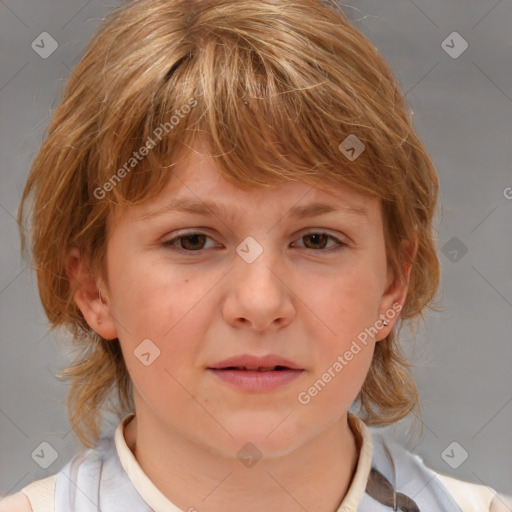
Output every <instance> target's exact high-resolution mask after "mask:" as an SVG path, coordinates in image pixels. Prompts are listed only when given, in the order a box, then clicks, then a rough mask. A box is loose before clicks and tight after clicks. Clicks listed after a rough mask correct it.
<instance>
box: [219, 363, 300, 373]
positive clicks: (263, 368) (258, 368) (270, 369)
mask: <svg viewBox="0 0 512 512" xmlns="http://www.w3.org/2000/svg"><path fill="white" fill-rule="evenodd" d="M213 369H215V370H237V371H246V372H279V371H284V370H293V368H288V367H287V366H279V365H277V366H255V367H248V366H227V367H226V368H213Z"/></svg>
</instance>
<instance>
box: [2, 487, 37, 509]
mask: <svg viewBox="0 0 512 512" xmlns="http://www.w3.org/2000/svg"><path fill="white" fill-rule="evenodd" d="M0 512H32V507H31V506H30V502H29V501H28V498H27V497H26V496H25V494H23V493H22V492H21V491H20V492H17V493H16V494H11V495H10V496H6V497H4V498H0Z"/></svg>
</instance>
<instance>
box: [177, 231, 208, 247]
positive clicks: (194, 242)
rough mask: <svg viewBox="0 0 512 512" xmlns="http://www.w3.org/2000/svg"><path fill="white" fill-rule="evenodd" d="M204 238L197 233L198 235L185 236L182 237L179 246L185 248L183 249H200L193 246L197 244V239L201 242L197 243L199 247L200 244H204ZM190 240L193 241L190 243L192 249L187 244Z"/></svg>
mask: <svg viewBox="0 0 512 512" xmlns="http://www.w3.org/2000/svg"><path fill="white" fill-rule="evenodd" d="M205 236H206V235H201V234H199V233H198V234H195V235H187V236H184V237H183V238H182V243H181V245H182V246H185V249H201V247H194V245H196V244H197V243H198V242H197V239H198V238H199V237H202V238H201V239H200V240H201V241H200V242H199V245H201V243H204V237H205ZM190 240H194V241H193V242H192V244H191V245H192V247H190V244H189V243H188V241H190ZM184 242H185V243H184ZM187 246H188V247H187Z"/></svg>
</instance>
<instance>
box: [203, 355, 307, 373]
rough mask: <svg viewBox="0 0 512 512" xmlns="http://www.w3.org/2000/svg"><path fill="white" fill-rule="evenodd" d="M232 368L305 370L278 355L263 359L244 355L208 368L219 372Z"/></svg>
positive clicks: (230, 358)
mask: <svg viewBox="0 0 512 512" xmlns="http://www.w3.org/2000/svg"><path fill="white" fill-rule="evenodd" d="M230 366H234V367H243V368H248V369H254V368H256V369H257V368H273V367H275V366H284V367H286V368H290V369H292V370H303V368H301V367H300V366H298V365H296V364H295V363H294V362H292V361H290V360H288V359H285V358H284V357H281V356H278V355H276V354H268V355H266V356H263V357H258V356H253V355H251V354H243V355H240V356H234V357H229V358H228V359H224V360H223V361H219V362H217V363H214V364H212V365H210V366H209V367H208V368H211V369H216V370H218V369H221V368H228V367H230Z"/></svg>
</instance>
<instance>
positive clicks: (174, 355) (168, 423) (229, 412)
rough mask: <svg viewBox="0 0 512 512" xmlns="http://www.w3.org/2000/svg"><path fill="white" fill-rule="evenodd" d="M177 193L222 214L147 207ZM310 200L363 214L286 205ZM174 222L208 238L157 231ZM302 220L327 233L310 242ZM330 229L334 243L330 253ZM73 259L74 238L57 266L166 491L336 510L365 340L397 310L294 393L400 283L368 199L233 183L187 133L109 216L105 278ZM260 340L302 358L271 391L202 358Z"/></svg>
mask: <svg viewBox="0 0 512 512" xmlns="http://www.w3.org/2000/svg"><path fill="white" fill-rule="evenodd" d="M178 197H179V198H184V197H188V198H191V199H196V200H205V199H206V200H216V201H217V202H220V203H222V204H223V205H225V206H226V208H227V210H228V212H231V213H232V215H233V216H232V218H230V217H229V216H220V217H219V216H215V215H211V216H209V217H201V216H198V215H195V214H189V213H182V212H180V213H173V212H166V213H161V214H160V215H155V216H149V217H148V214H150V213H152V212H155V211H158V210H160V209H161V208H162V207H164V206H165V205H166V204H167V203H168V202H169V201H171V200H173V199H175V198H178ZM316 201H321V202H326V203H332V202H333V201H335V202H336V203H337V204H339V205H342V206H356V207H364V208H366V209H367V216H359V215H355V214H353V213H346V212H344V211H342V210H340V211H337V212H333V213H328V214H324V215H322V216H317V217H310V218H305V219H295V218H292V217H290V216H288V215H285V213H286V212H288V210H289V209H290V208H292V207H294V206H296V205H298V204H300V205H305V204H309V203H310V202H316ZM184 230H186V231H187V232H188V234H190V233H194V232H195V233H202V234H206V235H207V236H208V237H209V238H206V239H204V240H201V238H199V239H195V240H194V239H190V238H189V239H188V245H187V240H186V239H185V240H184V239H181V242H180V240H178V241H176V242H175V244H174V246H171V245H168V246H165V245H163V243H164V242H167V241H170V240H172V239H174V238H176V237H177V236H179V235H181V236H183V232H184ZM178 231H179V233H178ZM306 231H312V232H313V233H327V234H328V235H330V236H333V237H334V239H331V238H328V239H327V240H325V241H324V242H322V239H321V238H320V239H318V238H317V239H315V238H314V237H313V238H312V237H311V233H310V236H309V237H308V236H305V235H306V234H307V233H306ZM247 236H251V237H253V238H254V239H255V240H256V241H257V242H258V244H259V245H260V246H261V248H262V249H263V252H262V254H261V255H260V256H259V257H258V258H257V259H256V260H255V261H254V262H252V263H247V262H246V261H245V260H244V259H243V258H241V257H240V256H239V255H238V254H237V252H236V248H237V246H238V245H239V244H240V243H241V242H242V241H243V240H244V239H245V238H246V237H247ZM337 240H339V241H342V242H345V243H346V244H347V245H346V246H342V247H341V249H340V250H338V251H334V252H333V249H330V248H331V247H332V248H335V247H337ZM322 243H324V244H325V245H322ZM409 245H410V244H409ZM323 247H325V248H323ZM407 247H409V246H407ZM407 247H406V248H407ZM177 248H182V251H186V249H187V248H189V252H188V253H185V252H182V253H180V252H178V251H177ZM190 248H192V249H195V248H202V250H201V251H196V252H194V251H193V250H192V249H190ZM85 269H86V265H85V261H84V260H83V259H82V258H81V256H80V253H79V252H78V250H77V249H73V250H71V251H70V253H69V272H70V276H71V277H72V279H76V280H77V281H78V282H79V283H80V287H78V289H77V292H76V294H75V301H76V303H77V304H78V306H79V307H80V309H81V311H82V313H83V314H84V317H85V318H86V320H87V322H88V323H89V325H90V326H91V327H92V328H93V329H94V330H95V331H96V332H97V333H98V334H100V335H101V336H102V337H103V338H105V339H106V340H115V339H116V338H117V339H119V343H120V344H121V347H122V351H123V355H124V358H125V361H126V364H127V368H128V371H129V373H130V376H131V379H132V381H133V383H134V390H135V391H134V398H135V406H136V418H135V419H134V420H133V421H132V422H131V423H130V424H129V425H128V426H127V427H126V429H125V438H126V441H127V444H128V446H129V447H130V449H131V450H132V452H133V453H134V455H135V457H136V459H137V461H138V462H139V464H140V466H141V468H142V469H143V471H144V472H145V473H146V474H147V475H148V476H149V478H150V479H151V480H152V482H153V483H154V484H155V485H156V486H157V487H158V488H159V489H160V491H161V492H162V493H163V494H164V495H165V496H166V497H167V498H168V499H169V500H171V501H172V502H173V503H174V504H175V505H176V506H178V507H179V508H181V509H183V510H188V509H189V508H190V507H195V508H196V509H197V510H198V511H203V510H207V511H209V512H220V511H223V512H226V511H235V510H246V511H249V512H251V511H261V510H267V511H270V512H272V511H276V512H277V511H279V512H283V511H284V512H295V511H299V510H300V511H303V510H304V509H306V510H310V511H321V512H323V511H325V512H332V511H334V510H336V509H337V507H338V506H339V505H340V503H341V501H342V500H343V497H344V496H345V494H346V492H347V490H348V488H349V485H350V482H351V479H352V477H353V474H354V471H355V469H356V463H357V459H358V450H357V446H356V443H355V439H354V436H353V433H352V431H351V429H350V427H349V426H348V423H347V411H348V408H349V407H350V405H351V404H352V402H353V401H354V400H355V398H356V397H357V395H358V393H359V391H360V389H361V387H362V385H363V382H364V380H365V377H366V374H367V372H368V369H369V366H370V363H371V360H372V355H373V350H374V346H375V343H377V342H378V341H379V340H382V339H384V338H385V337H386V336H387V335H388V334H389V332H390V331H391V329H392V328H393V325H394V322H395V321H396V318H397V317H395V319H394V320H391V321H390V323H389V325H388V326H382V328H381V329H380V331H379V334H378V335H377V336H376V337H375V338H370V339H369V341H368V343H367V345H366V346H363V345H362V350H361V351H360V352H359V353H358V354H357V355H355V356H354V358H353V359H352V360H351V361H350V362H349V364H347V365H346V366H345V367H344V368H343V370H342V371H341V372H339V373H338V374H337V376H336V377H335V378H333V379H332V380H331V382H329V383H328V384H327V385H326V386H325V387H324V389H323V390H322V391H321V392H320V393H318V395H317V396H315V397H314V398H312V399H311V401H310V403H308V404H307V405H303V404H301V403H299V401H298V398H297V397H298V394H299V393H300V392H303V391H305V390H307V389H308V388H309V387H310V386H311V385H312V384H313V383H314V382H315V381H317V380H318V379H319V378H320V377H321V375H322V374H323V373H324V372H325V371H327V369H328V368H329V367H331V366H332V365H333V363H334V362H335V361H336V359H337V357H338V356H339V355H341V354H343V353H344V352H345V351H346V350H348V349H349V347H350V345H351V343H352V341H353V340H355V339H356V337H357V335H358V334H359V333H361V332H362V331H364V329H365V328H368V327H370V326H373V325H375V322H376V321H377V320H378V319H379V317H380V315H382V314H385V313H386V311H389V310H390V309H392V306H393V304H396V303H399V304H403V303H404V301H405V296H406V290H407V284H408V283H407V282H404V281H403V280H400V279H399V278H395V277H394V276H393V275H392V274H391V272H389V270H388V269H387V264H386V254H385V245H384V233H383V224H382V217H381V212H380V207H379V203H378V201H377V200H375V199H368V198H366V197H364V196H361V195H360V194H358V193H356V192H354V191H353V190H351V189H348V188H345V187H341V186H340V187H339V188H337V189H335V190H333V191H332V193H327V192H325V191H322V190H320V189H318V188H314V187H312V186H310V185H308V184H305V183H302V182H289V183H285V184H283V185H280V186H278V187H277V188H275V189H272V190H250V191H247V190H243V189H240V188H239V187H237V186H236V185H234V184H232V183H230V182H228V181H226V180H225V179H224V178H223V177H222V176H221V175H220V174H219V173H218V172H217V171H216V169H215V168H214V166H213V165H212V163H211V161H210V160H209V159H208V157H207V156H206V151H204V150H203V149H202V148H201V147H200V146H199V145H196V146H195V148H194V151H192V152H189V153H188V154H187V158H184V159H183V160H181V161H180V162H179V163H178V165H177V166H176V168H175V173H174V176H173V177H172V178H171V179H170V181H169V183H168V185H167V186H166V188H165V189H163V190H162V192H161V194H160V195H159V196H158V197H157V198H156V199H154V200H151V201H148V202H146V203H144V204H141V205H137V206H131V207H129V208H127V209H125V210H120V211H118V213H117V216H116V218H115V222H111V224H110V226H109V238H108V247H107V272H108V274H107V275H108V283H104V282H102V281H101V279H100V278H99V277H98V276H95V275H91V274H88V273H87V271H86V270H85ZM407 281H408V278H407ZM98 291H100V292H101V296H99V294H98ZM148 338H149V339H150V340H152V342H153V343H154V344H155V345H156V346H158V348H159V349H160V356H159V357H158V358H156V359H155V360H154V361H153V362H152V363H151V364H150V365H149V366H145V365H144V364H142V363H141V361H140V360H139V359H138V358H137V357H136V356H135V355H134V350H135V349H136V348H137V346H138V345H139V344H140V343H141V341H142V340H144V339H148ZM110 342H112V343H115V341H110ZM105 343H109V341H105ZM269 353H273V354H278V355H281V356H283V357H285V358H287V359H290V360H292V361H294V362H295V363H297V364H298V365H300V366H301V367H302V368H304V370H305V371H303V372H302V374H301V375H300V377H299V378H297V379H295V381H294V382H292V383H290V384H287V385H286V386H284V387H282V388H280V389H277V390H274V391H271V392H265V393H249V392H244V391H240V390H238V389H234V388H232V387H231V386H229V385H228V384H226V383H224V382H222V381H220V379H218V378H217V377H216V376H215V375H212V374H211V373H210V372H209V371H207V370H206V368H207V367H208V366H209V365H211V364H213V363H214V362H216V361H220V360H223V359H225V358H227V357H231V356H234V355H240V354H255V355H265V354H269ZM247 442H251V443H253V444H254V445H256V446H257V448H258V449H259V451H260V452H261V453H262V454H263V456H262V458H261V460H259V461H258V462H257V463H256V464H255V465H254V466H253V467H251V468H247V467H246V466H245V465H243V464H241V462H240V461H239V460H238V458H237V452H238V451H239V450H240V448H241V447H242V446H244V445H245V444H246V443H247Z"/></svg>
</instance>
